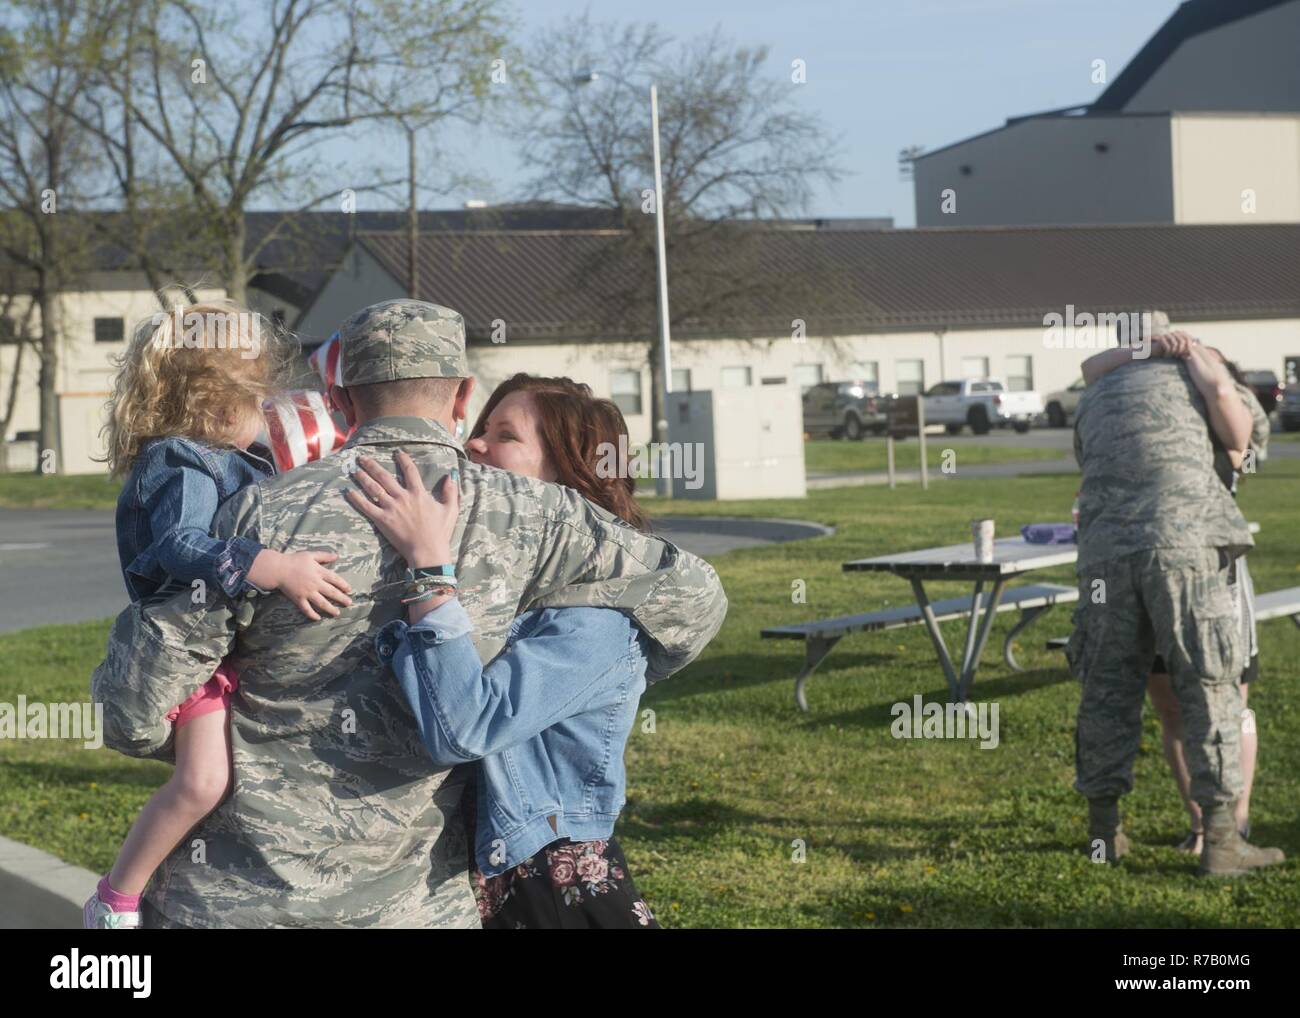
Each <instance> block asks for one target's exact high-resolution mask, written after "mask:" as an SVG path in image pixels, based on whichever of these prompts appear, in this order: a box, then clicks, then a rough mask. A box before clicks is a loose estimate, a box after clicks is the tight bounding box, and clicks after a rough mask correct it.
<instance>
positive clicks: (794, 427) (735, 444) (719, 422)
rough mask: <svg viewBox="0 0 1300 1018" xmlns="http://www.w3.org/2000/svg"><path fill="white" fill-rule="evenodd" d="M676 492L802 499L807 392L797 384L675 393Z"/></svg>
mask: <svg viewBox="0 0 1300 1018" xmlns="http://www.w3.org/2000/svg"><path fill="white" fill-rule="evenodd" d="M668 441H669V445H670V446H671V447H672V451H673V456H674V466H675V469H674V470H673V482H672V483H673V488H672V490H673V498H693V499H740V498H802V497H803V496H804V495H805V494H807V490H808V489H807V485H806V483H805V478H804V465H803V398H802V395H801V393H800V392H799V388H798V386H795V385H762V386H758V387H756V388H754V387H749V388H744V389H719V390H718V391H716V392H711V391H709V390H704V391H702V392H674V393H670V394H669V396H668Z"/></svg>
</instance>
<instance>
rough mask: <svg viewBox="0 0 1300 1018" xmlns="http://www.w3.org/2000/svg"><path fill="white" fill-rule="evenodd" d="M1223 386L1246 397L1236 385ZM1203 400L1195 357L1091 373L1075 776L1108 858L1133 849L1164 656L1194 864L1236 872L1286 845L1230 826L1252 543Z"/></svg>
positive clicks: (1079, 426)
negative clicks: (1148, 719)
mask: <svg viewBox="0 0 1300 1018" xmlns="http://www.w3.org/2000/svg"><path fill="white" fill-rule="evenodd" d="M1198 370H1201V369H1200V368H1199V367H1198ZM1085 374H1086V372H1085ZM1225 377H1226V373H1225ZM1212 395H1213V398H1215V399H1231V400H1236V399H1237V398H1238V397H1237V395H1236V393H1235V392H1234V391H1233V390H1232V388H1231V386H1230V385H1223V386H1222V387H1221V388H1216V389H1215V390H1214V391H1213V393H1212ZM1206 400H1207V397H1206V395H1204V394H1203V393H1202V391H1201V389H1200V388H1198V385H1197V384H1196V382H1194V380H1193V372H1192V371H1190V370H1189V367H1188V365H1187V364H1186V363H1185V362H1184V361H1182V360H1178V359H1163V358H1157V359H1154V360H1148V361H1140V362H1135V363H1131V364H1127V365H1126V366H1124V367H1121V368H1119V369H1117V370H1114V371H1112V372H1111V373H1110V374H1107V375H1105V376H1104V377H1102V378H1100V379H1099V380H1097V381H1095V382H1090V384H1089V385H1088V388H1087V390H1086V391H1085V393H1084V395H1083V398H1082V399H1081V400H1080V401H1079V409H1078V414H1077V417H1076V423H1075V436H1074V440H1075V455H1076V457H1077V458H1078V460H1079V464H1080V466H1081V467H1082V471H1083V481H1082V486H1081V491H1080V496H1079V558H1078V566H1077V569H1078V576H1079V604H1078V607H1077V608H1076V610H1075V628H1074V632H1073V634H1072V635H1071V637H1070V641H1069V645H1068V647H1067V656H1068V657H1069V661H1070V666H1071V669H1072V670H1073V671H1074V674H1075V675H1076V676H1077V677H1078V678H1079V679H1080V681H1081V683H1082V686H1083V691H1082V699H1081V702H1080V705H1079V717H1078V726H1077V730H1076V735H1075V738H1076V756H1075V765H1076V773H1077V780H1076V782H1075V787H1076V788H1077V789H1078V790H1079V791H1080V792H1081V793H1082V794H1083V795H1084V796H1086V797H1087V798H1088V803H1089V837H1090V839H1091V845H1100V846H1101V847H1102V850H1103V852H1104V857H1105V859H1106V861H1108V862H1114V861H1115V860H1117V859H1118V858H1119V857H1120V856H1122V855H1123V854H1124V852H1125V851H1126V850H1127V845H1128V842H1127V838H1126V837H1125V835H1124V834H1123V832H1122V830H1121V827H1120V822H1119V797H1120V796H1121V795H1123V794H1125V793H1127V792H1129V791H1130V790H1131V789H1132V787H1133V761H1134V759H1135V757H1136V756H1137V750H1138V743H1139V740H1140V736H1141V716H1142V700H1143V696H1144V693H1145V689H1146V676H1147V673H1148V672H1149V670H1150V667H1151V664H1152V660H1153V658H1154V655H1155V654H1156V653H1159V654H1160V655H1161V657H1162V658H1163V659H1164V661H1165V662H1166V664H1167V666H1168V668H1169V671H1170V675H1171V678H1172V682H1173V688H1174V692H1175V695H1176V696H1177V698H1178V703H1179V708H1180V711H1181V713H1182V718H1183V725H1184V745H1185V751H1186V757H1187V766H1188V770H1189V772H1190V775H1191V792H1192V797H1193V798H1194V799H1195V800H1196V801H1197V802H1198V803H1199V804H1200V806H1201V809H1202V811H1203V813H1204V816H1205V824H1206V835H1205V838H1206V843H1205V851H1204V853H1203V854H1202V857H1201V863H1200V867H1199V870H1198V872H1200V873H1202V874H1213V875H1224V874H1233V873H1242V872H1246V871H1248V870H1251V869H1254V868H1257V867H1259V866H1264V865H1270V864H1272V863H1275V862H1280V861H1281V860H1282V853H1281V852H1279V851H1278V850H1276V849H1258V848H1255V847H1253V846H1251V845H1249V844H1248V843H1247V842H1246V841H1245V840H1244V839H1242V838H1241V836H1240V835H1239V834H1238V832H1237V829H1236V825H1235V824H1234V822H1233V805H1234V802H1235V800H1236V798H1237V796H1238V794H1239V793H1240V791H1241V774H1240V762H1239V752H1240V749H1239V740H1240V714H1241V694H1240V692H1239V690H1238V686H1237V680H1238V677H1239V675H1240V673H1241V670H1242V668H1243V666H1244V664H1245V659H1244V656H1243V643H1242V638H1241V632H1240V628H1239V624H1238V618H1237V613H1236V611H1235V610H1234V605H1233V599H1232V592H1231V589H1230V585H1229V575H1230V570H1231V566H1232V563H1233V560H1234V559H1235V558H1236V557H1237V556H1239V555H1241V554H1242V553H1244V552H1245V551H1246V549H1248V548H1250V547H1251V546H1252V545H1253V541H1252V539H1251V536H1250V531H1249V528H1248V526H1247V524H1246V521H1245V519H1244V517H1242V515H1241V512H1240V511H1239V510H1238V508H1237V506H1236V503H1235V502H1234V501H1233V499H1232V497H1231V495H1230V494H1229V493H1228V489H1227V488H1226V487H1225V486H1224V485H1223V483H1222V482H1221V481H1220V480H1219V478H1218V477H1217V476H1216V474H1215V470H1214V459H1215V452H1214V446H1213V443H1212V441H1211V438H1210V430H1209V426H1208V416H1209V409H1208V407H1207V402H1206Z"/></svg>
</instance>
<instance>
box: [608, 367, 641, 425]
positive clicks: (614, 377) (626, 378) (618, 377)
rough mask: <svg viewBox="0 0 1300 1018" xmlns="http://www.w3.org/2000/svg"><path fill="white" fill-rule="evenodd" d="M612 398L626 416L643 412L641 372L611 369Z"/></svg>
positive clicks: (610, 389)
mask: <svg viewBox="0 0 1300 1018" xmlns="http://www.w3.org/2000/svg"><path fill="white" fill-rule="evenodd" d="M609 391H610V398H611V399H613V401H614V405H615V406H617V407H618V408H619V409H620V410H622V411H623V414H624V415H625V416H631V415H633V414H639V413H640V412H641V372H639V371H611V372H610V373H609Z"/></svg>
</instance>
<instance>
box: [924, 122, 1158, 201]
mask: <svg viewBox="0 0 1300 1018" xmlns="http://www.w3.org/2000/svg"><path fill="white" fill-rule="evenodd" d="M1098 146H1104V151H1103V150H1099V148H1098ZM1171 165H1172V164H1171V151H1170V123H1169V118H1168V117H1166V116H1142V117H1128V116H1091V117H1082V116H1074V117H1040V118H1031V119H1027V120H1021V121H1018V122H1015V123H1012V124H1008V125H1007V126H1006V127H1004V128H1001V129H1000V130H997V131H992V132H989V133H988V134H983V135H980V136H978V137H975V138H972V139H970V140H969V141H965V142H959V143H957V144H956V145H951V146H949V147H948V148H945V149H940V150H939V151H937V152H934V153H932V154H930V155H926V156H922V157H921V158H920V159H918V160H917V162H916V165H915V180H916V225H917V226H1003V225H1017V226H1026V225H1069V224H1076V223H1169V222H1173V218H1174V200H1173V183H1172V169H1171ZM963 168H965V169H963ZM948 188H951V189H952V190H954V191H955V192H956V212H955V213H944V212H943V211H942V202H943V198H942V194H943V192H944V190H945V189H948Z"/></svg>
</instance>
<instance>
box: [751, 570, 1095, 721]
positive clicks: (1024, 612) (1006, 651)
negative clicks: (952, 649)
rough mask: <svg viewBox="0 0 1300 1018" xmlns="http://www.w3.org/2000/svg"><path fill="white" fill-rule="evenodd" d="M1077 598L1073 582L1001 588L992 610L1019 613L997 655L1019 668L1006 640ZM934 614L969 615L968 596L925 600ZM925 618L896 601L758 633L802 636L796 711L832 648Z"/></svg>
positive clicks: (984, 600) (984, 599)
mask: <svg viewBox="0 0 1300 1018" xmlns="http://www.w3.org/2000/svg"><path fill="white" fill-rule="evenodd" d="M990 596H991V595H989V594H982V595H980V598H981V599H980V608H981V610H987V609H988V605H989V597H990ZM1078 599H1079V588H1078V587H1066V586H1062V585H1060V584H1055V583H1034V584H1027V585H1025V586H1023V587H1010V588H1007V589H1005V590H1003V591H1002V596H1001V597H1000V598H999V599H998V603H997V607H996V611H998V612H1009V611H1020V612H1021V618H1020V619H1018V620H1017V622H1016V624H1015V625H1014V626H1013V627H1012V628H1011V632H1009V633H1008V634H1007V638H1006V641H1005V642H1004V644H1003V648H1002V656H1003V658H1004V659H1005V660H1006V662H1007V664H1008V665H1009V666H1010V667H1011V668H1014V669H1015V670H1017V671H1021V670H1022V669H1021V668H1020V665H1019V664H1018V663H1017V662H1016V659H1015V656H1014V655H1013V653H1012V648H1011V642H1012V640H1013V639H1014V638H1015V636H1016V634H1017V633H1019V632H1020V631H1021V630H1022V629H1024V628H1025V626H1027V625H1029V623H1031V622H1032V621H1033V620H1034V619H1036V618H1037V617H1038V616H1039V615H1041V614H1042V613H1043V612H1045V611H1047V610H1048V609H1049V608H1051V607H1052V606H1053V605H1057V604H1066V603H1068V602H1071V601H1077V600H1078ZM930 607H931V609H932V610H933V612H934V619H935V621H937V622H943V621H946V620H950V619H959V618H968V617H969V616H970V614H971V609H972V607H973V605H972V599H971V597H969V596H968V597H954V598H949V599H948V600H945V601H935V602H933V603H932V604H931V605H930ZM924 621H925V615H924V612H923V611H922V610H921V606H920V605H917V604H909V605H900V606H898V607H895V608H884V609H881V610H880V611H874V612H865V613H864V614H861V615H840V616H838V617H836V618H832V619H819V620H817V621H815V622H800V623H796V624H794V625H788V626H770V627H768V628H767V629H764V630H762V632H761V633H760V635H761V636H762V637H763V639H766V640H803V641H804V655H805V659H804V667H803V670H802V671H801V672H800V673H799V675H798V677H797V678H796V679H795V693H794V695H795V700H796V701H797V702H798V704H799V708H800V710H805V711H806V710H807V709H808V701H807V698H806V697H805V695H804V686H805V685H806V683H807V681H808V677H809V676H810V675H812V673H813V671H814V670H815V669H816V668H817V666H818V665H819V664H821V663H822V660H823V659H824V658H825V657H826V655H827V654H829V653H830V652H831V648H832V647H834V646H835V644H837V643H838V642H839V641H840V640H842V639H843V638H844V637H846V636H848V635H850V634H852V633H873V632H880V631H883V630H886V629H901V628H903V627H905V626H913V625H918V624H920V623H922V622H924Z"/></svg>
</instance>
